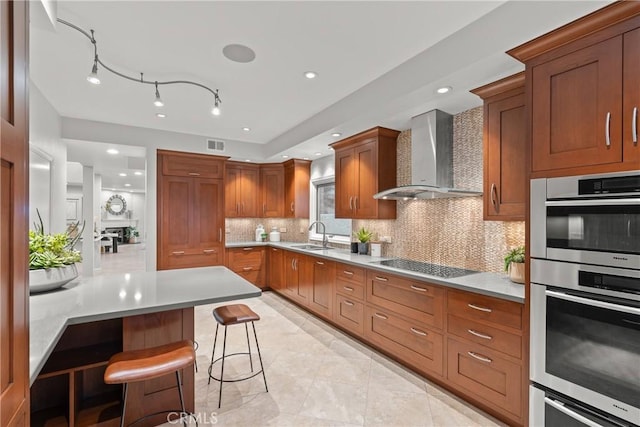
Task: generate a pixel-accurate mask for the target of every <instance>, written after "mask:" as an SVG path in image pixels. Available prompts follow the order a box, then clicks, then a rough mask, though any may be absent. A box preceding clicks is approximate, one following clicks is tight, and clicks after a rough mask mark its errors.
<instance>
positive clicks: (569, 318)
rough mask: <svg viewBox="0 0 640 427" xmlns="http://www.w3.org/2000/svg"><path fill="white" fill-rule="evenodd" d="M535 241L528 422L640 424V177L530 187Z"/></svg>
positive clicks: (596, 177) (558, 180)
mask: <svg viewBox="0 0 640 427" xmlns="http://www.w3.org/2000/svg"><path fill="white" fill-rule="evenodd" d="M530 240H531V246H530V247H531V356H530V360H531V366H530V368H531V381H532V383H531V389H530V408H529V412H530V425H532V426H545V425H546V426H585V425H586V426H591V427H595V426H620V425H621V426H626V425H640V171H635V172H626V173H613V174H602V175H589V176H578V177H561V178H546V179H535V180H532V181H531V239H530Z"/></svg>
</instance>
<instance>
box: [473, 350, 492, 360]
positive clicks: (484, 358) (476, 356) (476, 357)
mask: <svg viewBox="0 0 640 427" xmlns="http://www.w3.org/2000/svg"><path fill="white" fill-rule="evenodd" d="M467 354H468V355H469V356H471V357H473V358H474V359H478V360H480V361H482V362H486V363H491V362H493V360H491V359H489V358H488V357H485V356H481V355H479V354H477V353H474V352H473V351H467Z"/></svg>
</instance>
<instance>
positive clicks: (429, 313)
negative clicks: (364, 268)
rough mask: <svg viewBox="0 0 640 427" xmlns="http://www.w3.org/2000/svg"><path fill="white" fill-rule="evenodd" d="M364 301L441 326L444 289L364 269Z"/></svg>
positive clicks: (428, 323) (431, 324)
mask: <svg viewBox="0 0 640 427" xmlns="http://www.w3.org/2000/svg"><path fill="white" fill-rule="evenodd" d="M367 301H369V302H372V303H374V304H376V305H378V306H380V307H383V308H387V309H389V310H393V311H395V312H396V313H399V314H401V315H403V316H406V317H410V318H412V319H415V320H418V321H420V322H423V323H426V324H427V325H430V326H435V327H436V328H442V317H443V310H444V307H443V306H444V289H442V288H440V287H439V286H433V285H428V284H426V283H421V282H413V281H410V280H407V279H403V278H400V277H397V276H392V275H389V274H386V273H379V272H374V271H369V272H367Z"/></svg>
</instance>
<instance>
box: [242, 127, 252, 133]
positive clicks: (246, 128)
mask: <svg viewBox="0 0 640 427" xmlns="http://www.w3.org/2000/svg"><path fill="white" fill-rule="evenodd" d="M242 130H243V131H245V132H249V131H250V130H251V128H248V127H246V126H245V127H243V128H242Z"/></svg>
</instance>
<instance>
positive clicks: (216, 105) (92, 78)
mask: <svg viewBox="0 0 640 427" xmlns="http://www.w3.org/2000/svg"><path fill="white" fill-rule="evenodd" d="M58 22H59V23H61V24H63V25H66V26H67V27H69V28H73V29H74V30H76V31H78V32H80V33H82V34H84V36H85V37H87V38H88V39H89V41H90V42H91V43H92V44H93V67H92V68H91V74H89V75H88V76H87V81H88V82H89V83H93V84H95V85H99V84H100V78H99V77H98V64H100V66H101V67H102V68H104V69H105V70H107V71H109V72H111V73H113V74H115V75H116V76H119V77H122V78H123V79H127V80H131V81H133V82H137V83H143V84H148V85H154V86H155V88H156V99H155V101H154V102H153V104H154V105H155V106H156V107H162V106H163V105H164V102H162V98H160V91H159V90H158V86H159V85H173V84H187V85H193V86H198V87H201V88H202V89H204V90H206V91H208V92H210V93H211V94H212V95H213V109H212V110H211V114H213V115H214V116H219V115H220V112H221V111H220V104H222V100H221V99H220V96H219V95H218V89H216V90H213V89H211V88H209V87H207V86H205V85H203V84H201V83H197V82H193V81H191V80H169V81H157V80H155V81H151V80H145V79H144V73H140V78H137V77H131V76H127V75H126V74H123V73H121V72H119V71H116V70H114V69H113V68H110V67H109V66H107V65H105V64H104V62H102V61H101V60H100V58H98V43H97V41H96V39H95V37H94V31H93V30H89V31H90V33H91V34H89V33H88V32H86V31H85V30H83V29H82V28H80V27H78V26H77V25H74V24H72V23H70V22H67V21H65V20H63V19H60V18H58Z"/></svg>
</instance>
